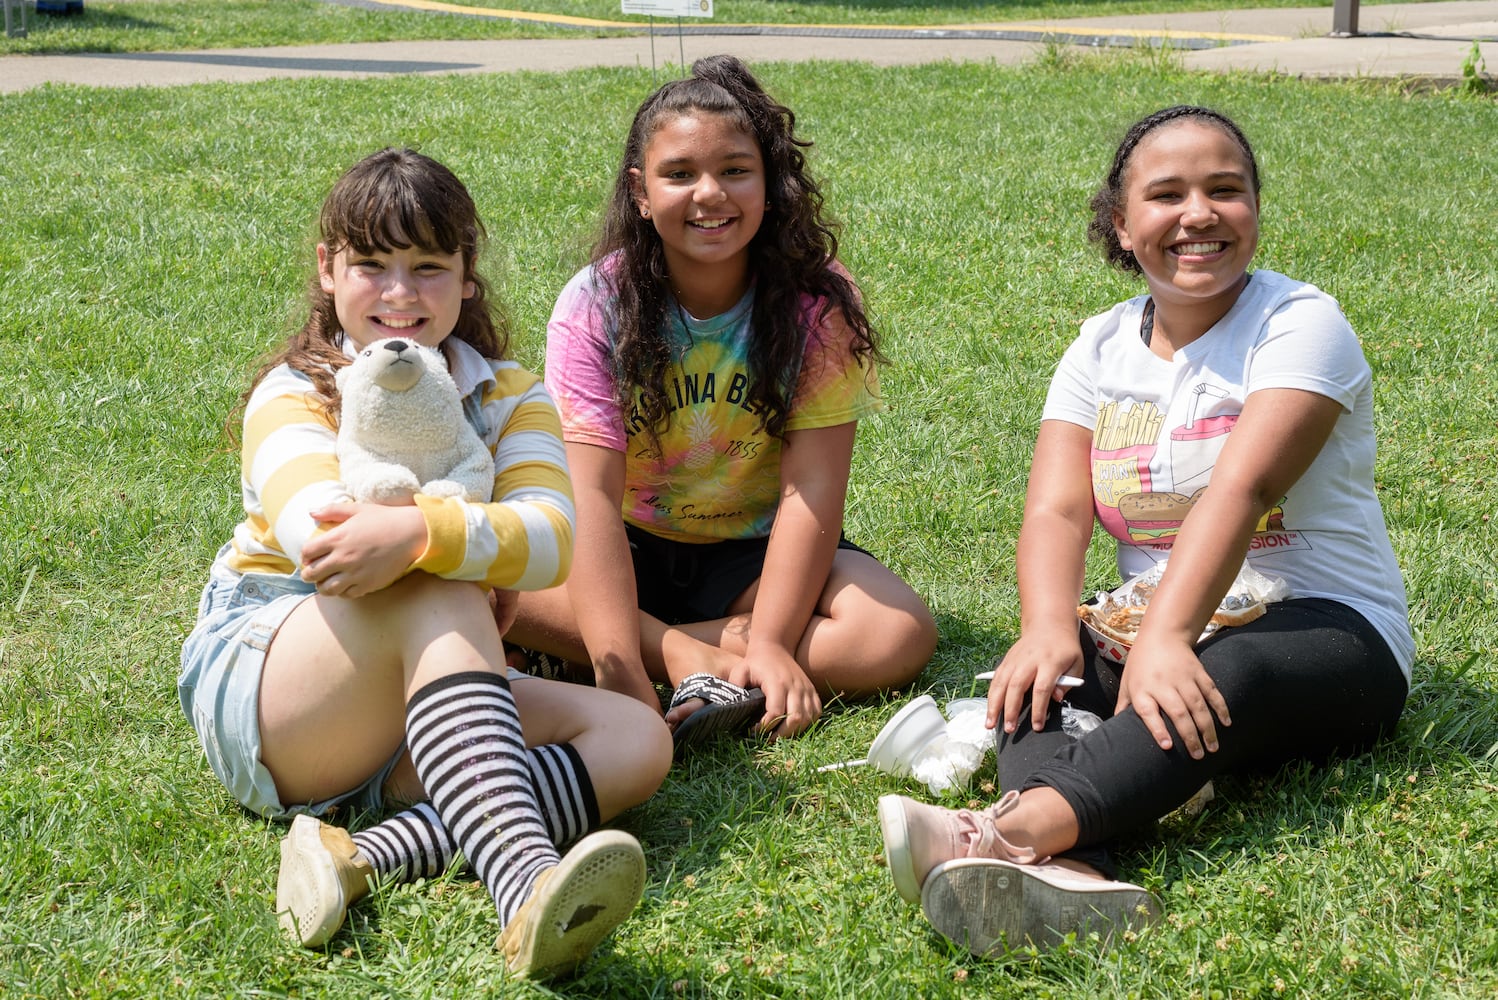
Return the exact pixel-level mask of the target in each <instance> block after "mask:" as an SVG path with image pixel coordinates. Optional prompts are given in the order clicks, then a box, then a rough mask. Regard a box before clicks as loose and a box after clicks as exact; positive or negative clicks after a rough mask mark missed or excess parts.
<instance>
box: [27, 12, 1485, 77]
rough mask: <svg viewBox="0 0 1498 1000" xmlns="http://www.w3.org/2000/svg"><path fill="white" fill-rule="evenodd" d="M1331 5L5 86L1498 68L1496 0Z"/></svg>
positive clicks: (728, 37)
mask: <svg viewBox="0 0 1498 1000" xmlns="http://www.w3.org/2000/svg"><path fill="white" fill-rule="evenodd" d="M1331 23H1332V7H1331V4H1330V3H1328V4H1327V5H1325V6H1322V7H1305V8H1285V9H1265V10H1238V11H1225V12H1208V13H1195V14H1138V15H1121V16H1116V17H1091V18H1077V19H1070V20H1057V21H1045V22H1033V21H1032V22H1015V23H1004V24H975V25H947V26H942V27H935V28H934V27H926V28H911V27H890V28H885V27H869V26H861V27H857V28H840V27H835V26H745V25H730V24H718V23H714V22H707V23H701V22H699V23H698V24H694V25H690V26H689V28H688V30H687V31H686V32H685V33H684V34H682V35H681V36H678V34H677V33H676V30H675V26H674V25H673V26H672V27H671V28H670V29H669V30H668V29H664V28H658V29H657V32H656V34H655V36H654V37H651V36H650V35H648V34H624V33H619V32H613V33H610V34H607V35H605V36H604V37H591V36H584V35H582V34H579V36H578V37H576V38H551V39H533V40H496V41H450V42H375V43H363V44H352V45H309V46H289V47H283V48H272V49H215V50H205V51H180V52H137V53H107V54H106V53H97V54H84V55H59V56H33V55H16V56H3V57H0V93H5V92H16V91H22V90H27V89H29V88H31V87H36V86H40V85H42V84H46V83H63V84H79V85H84V86H100V87H134V86H173V85H182V84H192V83H206V82H213V81H229V82H248V81H255V80H267V79H273V78H282V77H307V76H336V77H378V76H392V75H401V74H412V73H419V74H444V73H502V72H508V71H515V70H542V71H552V70H566V69H574V68H579V67H585V66H651V65H664V64H666V63H677V62H680V61H681V60H682V59H683V58H685V60H686V61H688V62H690V61H691V60H692V59H695V58H697V57H699V56H703V55H709V54H711V53H714V52H731V53H734V54H735V55H738V56H741V57H742V58H744V59H746V60H749V61H751V62H768V61H785V60H806V59H823V60H855V61H863V62H871V63H875V64H879V65H898V64H910V63H924V62H940V61H943V60H953V61H980V62H994V63H1022V62H1025V61H1027V60H1030V59H1033V58H1035V57H1036V55H1037V54H1038V53H1040V52H1041V51H1043V50H1044V48H1045V46H1046V45H1047V44H1048V43H1051V42H1065V43H1068V44H1075V45H1078V46H1086V47H1093V48H1097V47H1104V46H1114V45H1140V44H1145V45H1151V44H1169V45H1172V46H1174V47H1176V48H1178V49H1180V50H1182V56H1181V58H1182V59H1183V60H1184V62H1185V64H1186V65H1187V66H1188V67H1192V68H1199V69H1208V70H1233V69H1247V70H1262V71H1274V72H1283V73H1288V74H1292V75H1297V76H1315V77H1328V78H1339V77H1340V78H1346V77H1391V78H1401V77H1409V78H1416V79H1423V80H1432V81H1437V82H1442V83H1447V82H1452V81H1455V80H1459V79H1460V78H1461V70H1462V63H1463V60H1465V59H1466V58H1467V56H1468V53H1469V52H1470V51H1471V48H1472V42H1473V40H1474V39H1486V40H1488V42H1489V44H1488V45H1487V47H1486V48H1487V51H1486V52H1485V53H1484V54H1485V55H1487V56H1490V57H1491V59H1492V64H1493V65H1492V66H1491V67H1490V69H1489V73H1488V76H1489V78H1490V79H1491V78H1493V77H1494V76H1495V74H1498V0H1444V2H1436V3H1412V4H1379V5H1375V6H1368V5H1365V6H1363V7H1362V8H1361V16H1360V18H1359V24H1358V28H1359V32H1360V34H1359V35H1357V36H1354V37H1351V38H1331V37H1328V32H1330V31H1331Z"/></svg>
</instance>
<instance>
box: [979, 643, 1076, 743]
mask: <svg viewBox="0 0 1498 1000" xmlns="http://www.w3.org/2000/svg"><path fill="white" fill-rule="evenodd" d="M1063 674H1070V675H1072V676H1073V677H1081V676H1082V647H1081V644H1080V643H1079V642H1078V640H1077V630H1076V627H1075V626H1074V625H1073V626H1072V627H1069V628H1057V629H1051V630H1045V631H1041V630H1036V629H1032V630H1030V631H1028V632H1022V633H1021V634H1020V637H1019V641H1018V642H1016V643H1015V644H1014V645H1013V646H1011V647H1009V652H1007V653H1005V654H1004V657H1003V659H1001V660H1000V661H999V663H998V665H997V666H995V667H994V673H993V680H992V681H991V682H989V685H988V728H990V729H992V728H994V727H995V726H996V725H998V724H999V720H1000V719H1002V720H1003V722H1004V732H1006V733H1013V732H1014V731H1015V730H1016V729H1017V728H1019V716H1020V711H1021V710H1022V709H1023V708H1024V705H1025V698H1026V697H1030V698H1031V703H1030V727H1031V728H1032V729H1033V730H1035V731H1036V732H1039V731H1040V730H1042V729H1044V728H1045V720H1046V716H1047V715H1048V714H1049V710H1050V706H1051V702H1052V701H1057V702H1059V701H1060V700H1061V698H1062V695H1063V692H1062V689H1061V688H1058V687H1057V686H1056V680H1057V678H1059V677H1061V676H1062V675H1063Z"/></svg>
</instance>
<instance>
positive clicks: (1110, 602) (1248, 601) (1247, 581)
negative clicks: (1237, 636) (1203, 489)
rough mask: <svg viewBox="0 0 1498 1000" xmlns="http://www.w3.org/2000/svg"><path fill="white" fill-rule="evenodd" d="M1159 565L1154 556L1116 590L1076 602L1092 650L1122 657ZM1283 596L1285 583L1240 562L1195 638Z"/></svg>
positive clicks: (1251, 615)
mask: <svg viewBox="0 0 1498 1000" xmlns="http://www.w3.org/2000/svg"><path fill="white" fill-rule="evenodd" d="M1165 566H1166V563H1165V561H1161V562H1158V563H1156V564H1155V565H1153V566H1151V567H1150V568H1149V569H1147V570H1145V571H1144V572H1143V573H1140V574H1139V575H1138V576H1136V577H1134V578H1133V579H1131V580H1129V581H1128V582H1127V583H1125V584H1124V585H1123V586H1122V587H1119V588H1118V589H1117V590H1114V591H1111V592H1110V591H1101V590H1100V591H1098V593H1097V597H1096V598H1095V599H1094V601H1093V603H1091V604H1082V605H1078V607H1077V617H1078V618H1080V619H1081V620H1082V624H1083V625H1085V626H1087V632H1088V634H1089V635H1090V636H1091V637H1092V640H1093V642H1094V643H1095V644H1096V645H1097V648H1098V652H1100V653H1102V654H1103V655H1104V656H1106V657H1107V658H1108V659H1110V660H1113V661H1114V662H1115V663H1123V662H1124V661H1125V660H1126V659H1127V658H1128V655H1129V649H1130V648H1131V647H1132V646H1133V645H1134V637H1135V636H1137V635H1138V634H1139V626H1140V623H1142V622H1143V621H1144V614H1145V611H1146V610H1147V609H1148V608H1149V602H1150V598H1152V597H1153V596H1154V594H1155V588H1157V587H1158V586H1159V585H1160V578H1161V576H1163V575H1164V573H1165ZM1289 596H1290V588H1289V586H1287V585H1286V583H1285V581H1284V580H1281V579H1280V578H1279V577H1271V576H1265V575H1264V574H1263V573H1260V572H1259V571H1258V570H1256V569H1254V568H1253V567H1252V566H1250V565H1249V564H1248V563H1247V562H1244V564H1243V566H1242V567H1240V568H1239V570H1238V575H1237V576H1235V577H1234V578H1233V582H1232V584H1231V585H1230V586H1229V587H1228V591H1227V593H1226V594H1225V595H1223V598H1222V601H1221V602H1220V603H1219V604H1218V605H1217V610H1216V611H1214V612H1213V613H1212V618H1211V620H1210V621H1209V622H1207V627H1206V628H1205V629H1203V630H1202V634H1201V639H1205V638H1207V637H1208V636H1209V635H1211V634H1212V633H1214V632H1216V631H1217V630H1218V629H1220V628H1230V627H1232V626H1234V625H1246V624H1248V623H1249V622H1251V621H1253V620H1254V619H1255V618H1258V617H1260V616H1261V615H1263V614H1264V609H1265V606H1266V605H1268V604H1272V603H1273V602H1275V601H1283V600H1284V599H1285V598H1287V597H1289ZM1201 639H1198V641H1201Z"/></svg>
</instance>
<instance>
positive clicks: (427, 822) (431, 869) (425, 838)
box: [353, 802, 458, 882]
mask: <svg viewBox="0 0 1498 1000" xmlns="http://www.w3.org/2000/svg"><path fill="white" fill-rule="evenodd" d="M353 836H354V843H355V844H357V845H358V846H359V853H360V854H362V855H364V857H365V860H367V861H368V862H369V863H370V864H371V865H372V866H374V870H375V871H377V872H379V873H380V875H382V876H384V877H386V878H389V877H391V876H397V877H399V878H400V879H401V881H403V882H412V881H415V880H416V879H419V878H436V877H437V876H438V875H441V874H442V873H443V872H445V871H447V866H448V865H450V864H452V860H453V855H454V854H456V853H457V850H458V847H457V845H456V844H454V843H453V838H452V835H451V834H449V833H448V832H447V827H445V826H443V825H442V818H441V817H440V816H438V815H437V810H435V809H433V808H432V804H431V803H430V802H418V803H417V804H416V805H414V806H412V807H411V808H410V809H407V810H405V811H404V812H400V813H396V814H395V815H394V816H391V817H390V818H389V819H387V820H384V821H382V822H380V823H379V824H377V825H375V826H372V827H370V828H369V829H367V830H360V831H359V832H358V833H356V834H354V835H353Z"/></svg>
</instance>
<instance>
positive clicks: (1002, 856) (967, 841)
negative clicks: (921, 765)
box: [879, 791, 1037, 903]
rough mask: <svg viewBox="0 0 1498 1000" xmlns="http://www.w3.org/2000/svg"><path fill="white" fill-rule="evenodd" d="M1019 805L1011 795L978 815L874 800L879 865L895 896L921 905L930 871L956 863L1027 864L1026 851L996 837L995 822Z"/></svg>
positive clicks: (1029, 854)
mask: <svg viewBox="0 0 1498 1000" xmlns="http://www.w3.org/2000/svg"><path fill="white" fill-rule="evenodd" d="M1018 802H1019V792H1018V791H1012V792H1009V793H1008V794H1007V795H1005V796H1004V797H1003V798H1002V799H1000V800H999V801H998V804H996V805H992V806H989V807H988V808H987V809H984V810H983V811H982V812H973V811H972V810H969V809H944V808H942V807H941V806H928V805H925V804H924V803H921V802H917V801H916V800H915V799H910V798H906V797H905V796H903V795H883V796H880V798H879V826H880V828H881V829H882V830H883V832H884V859H885V861H886V862H887V863H888V865H889V873H890V877H892V878H893V879H894V880H895V891H896V892H898V893H899V894H900V898H901V899H903V900H905V901H906V902H907V903H918V902H920V900H921V886H922V885H923V884H924V883H925V881H926V878H927V875H928V874H929V873H930V872H931V870H932V869H933V868H935V867H936V866H938V865H940V864H942V863H943V862H947V861H953V860H956V859H958V858H992V859H998V860H1001V861H1013V862H1017V863H1019V864H1029V863H1031V862H1034V861H1035V860H1037V859H1036V857H1035V852H1034V851H1033V850H1032V849H1030V848H1028V847H1016V846H1014V845H1013V844H1011V843H1009V841H1007V840H1005V839H1004V838H1003V837H1002V836H1000V835H999V828H998V826H997V822H996V821H997V820H998V818H999V817H1000V816H1002V815H1004V814H1005V813H1006V812H1008V811H1009V810H1011V809H1013V808H1014V807H1015V805H1016V804H1018Z"/></svg>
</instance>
